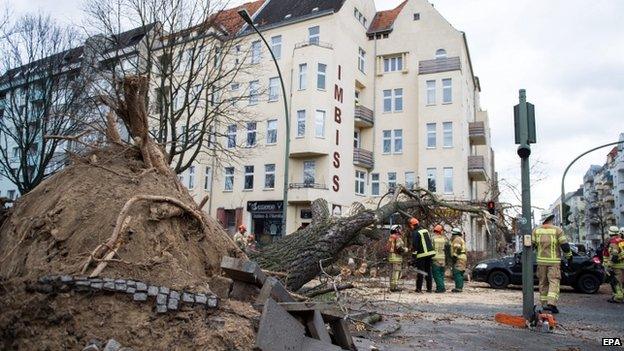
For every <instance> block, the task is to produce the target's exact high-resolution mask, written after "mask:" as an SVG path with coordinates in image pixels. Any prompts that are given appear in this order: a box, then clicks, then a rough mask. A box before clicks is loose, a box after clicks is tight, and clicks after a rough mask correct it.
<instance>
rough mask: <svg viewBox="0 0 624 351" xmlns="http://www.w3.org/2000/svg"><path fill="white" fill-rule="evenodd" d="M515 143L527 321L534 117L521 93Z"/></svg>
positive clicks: (529, 309)
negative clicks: (519, 184)
mask: <svg viewBox="0 0 624 351" xmlns="http://www.w3.org/2000/svg"><path fill="white" fill-rule="evenodd" d="M514 118H515V127H516V143H517V144H520V146H518V156H520V160H521V177H522V218H521V220H520V222H521V223H520V225H521V226H520V233H521V234H522V315H523V316H524V319H526V320H527V321H529V320H531V318H532V317H533V305H534V296H533V246H532V243H531V222H532V221H531V178H530V167H529V156H530V155H531V144H530V143H531V142H535V141H536V138H535V115H534V109H533V105H530V104H528V103H527V101H526V91H525V90H524V89H522V90H520V103H519V104H518V105H517V106H516V109H515V112H514Z"/></svg>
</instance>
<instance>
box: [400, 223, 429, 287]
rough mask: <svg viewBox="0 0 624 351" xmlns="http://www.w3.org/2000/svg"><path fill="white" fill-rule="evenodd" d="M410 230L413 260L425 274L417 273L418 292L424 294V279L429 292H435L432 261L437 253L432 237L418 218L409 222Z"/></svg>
mask: <svg viewBox="0 0 624 351" xmlns="http://www.w3.org/2000/svg"><path fill="white" fill-rule="evenodd" d="M407 223H408V226H409V228H410V229H411V230H412V255H413V257H412V260H413V262H414V266H415V267H416V269H418V270H419V271H422V272H425V273H426V275H425V274H423V273H420V272H419V273H417V276H416V292H417V293H421V292H422V285H423V277H424V278H425V281H426V286H427V292H428V293H430V292H431V291H432V290H433V284H432V280H431V276H432V273H431V261H432V259H433V256H435V254H436V252H435V249H434V248H433V244H432V243H431V237H430V236H429V231H428V230H427V229H425V228H423V227H422V226H421V225H420V222H419V221H418V219H416V218H413V217H412V218H410V219H409V221H408V222H407Z"/></svg>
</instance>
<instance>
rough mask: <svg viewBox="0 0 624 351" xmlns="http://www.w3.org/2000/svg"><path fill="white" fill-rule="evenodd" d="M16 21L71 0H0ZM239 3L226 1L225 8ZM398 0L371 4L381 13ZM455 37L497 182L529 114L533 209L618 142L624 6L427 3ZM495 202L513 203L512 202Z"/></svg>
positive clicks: (512, 174)
mask: <svg viewBox="0 0 624 351" xmlns="http://www.w3.org/2000/svg"><path fill="white" fill-rule="evenodd" d="M3 1H5V2H7V3H8V4H10V6H12V7H13V8H14V10H15V11H17V12H24V11H36V10H38V9H40V10H43V11H47V12H49V13H50V14H51V15H52V16H54V17H55V18H57V19H59V20H60V21H67V22H74V23H77V24H80V23H81V21H82V20H83V16H84V15H83V14H82V13H81V11H80V6H77V5H76V2H77V1H75V0H56V1H53V2H52V1H48V0H3ZM241 2H242V1H232V5H235V4H239V3H241ZM400 2H401V0H376V4H377V8H378V9H388V8H392V7H394V6H396V5H398V4H399V3H400ZM432 2H433V4H434V5H435V7H436V8H437V9H438V10H439V11H440V12H441V13H442V15H443V16H444V17H445V18H446V19H447V20H448V21H449V22H450V23H451V24H452V25H453V26H454V27H455V28H457V29H459V30H462V31H465V32H466V35H467V37H468V45H469V47H470V53H471V56H472V60H473V65H474V67H475V71H476V74H477V75H479V77H480V78H481V83H482V87H483V92H482V105H483V106H484V108H487V109H488V110H489V114H490V122H491V128H492V138H493V146H494V150H495V152H496V166H497V169H498V172H499V175H500V177H501V178H504V179H506V180H507V181H509V182H511V183H513V182H516V181H517V180H518V179H519V178H520V171H519V169H520V163H519V159H518V157H517V156H516V151H515V150H516V147H515V145H514V144H513V135H512V133H513V128H512V106H513V105H515V104H516V103H517V101H518V98H517V95H518V89H520V88H525V89H527V94H528V99H529V101H531V102H532V103H534V104H535V105H536V113H537V123H538V143H537V144H535V145H534V148H533V155H534V156H535V157H536V159H539V160H541V161H543V162H544V171H545V173H546V174H547V177H546V178H545V179H544V180H543V181H542V182H540V183H539V184H538V185H536V186H535V187H534V190H533V194H532V199H533V202H534V204H535V205H536V206H539V207H544V208H547V207H548V205H549V204H550V203H551V202H553V201H554V200H555V199H556V198H557V197H558V195H559V194H558V188H559V182H560V179H561V174H562V173H563V169H564V168H565V166H566V165H567V163H568V162H569V161H570V160H571V159H573V158H574V157H575V156H576V155H577V154H579V153H581V152H582V151H584V150H586V149H589V148H590V147H592V146H595V145H597V144H600V143H604V142H607V141H611V140H613V141H615V140H617V137H618V133H619V132H622V131H624V122H623V120H624V118H623V116H622V115H623V114H624V112H623V111H624V99H622V96H624V70H622V69H621V67H623V66H624V40H622V23H621V22H622V13H624V2H623V1H619V0H599V1H594V2H592V3H591V6H587V2H585V1H581V0H550V1H540V0H524V1H513V2H512V1H500V0H472V1H457V0H432ZM607 151H608V150H604V151H598V152H596V153H594V154H591V155H589V156H588V157H587V158H584V159H582V160H581V161H579V162H578V163H577V164H576V165H575V166H574V167H573V168H572V169H571V171H570V173H569V174H568V177H567V179H568V182H567V184H566V188H567V189H570V190H574V188H576V187H577V186H578V185H579V184H581V182H582V176H583V174H584V173H585V171H586V170H587V168H588V167H589V165H590V164H592V163H593V164H603V163H604V161H605V156H606V153H607ZM503 200H508V201H514V199H513V197H509V198H506V199H503Z"/></svg>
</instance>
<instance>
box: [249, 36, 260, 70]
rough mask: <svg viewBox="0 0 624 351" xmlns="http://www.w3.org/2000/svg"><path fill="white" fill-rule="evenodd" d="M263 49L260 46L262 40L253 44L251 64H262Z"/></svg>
mask: <svg viewBox="0 0 624 351" xmlns="http://www.w3.org/2000/svg"><path fill="white" fill-rule="evenodd" d="M261 49H262V47H261V46H260V40H256V41H254V42H252V43H251V63H252V64H256V63H260V50H261Z"/></svg>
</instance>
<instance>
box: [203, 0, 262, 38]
mask: <svg viewBox="0 0 624 351" xmlns="http://www.w3.org/2000/svg"><path fill="white" fill-rule="evenodd" d="M266 1H267V0H257V1H251V2H248V3H245V4H242V5H240V6H236V7H233V8H230V9H224V10H223V11H220V12H218V13H217V14H216V15H215V17H214V22H213V23H216V24H219V25H221V27H222V28H223V29H224V30H225V31H226V32H227V33H229V34H235V33H237V32H238V31H239V30H240V29H241V28H242V27H243V25H244V24H245V21H243V19H242V18H241V16H239V15H238V11H240V10H242V9H245V10H247V12H248V13H249V15H250V16H252V17H253V15H254V14H255V13H256V12H257V11H258V9H260V8H261V7H262V5H264V3H265V2H266ZM268 1H270V0H268Z"/></svg>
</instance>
